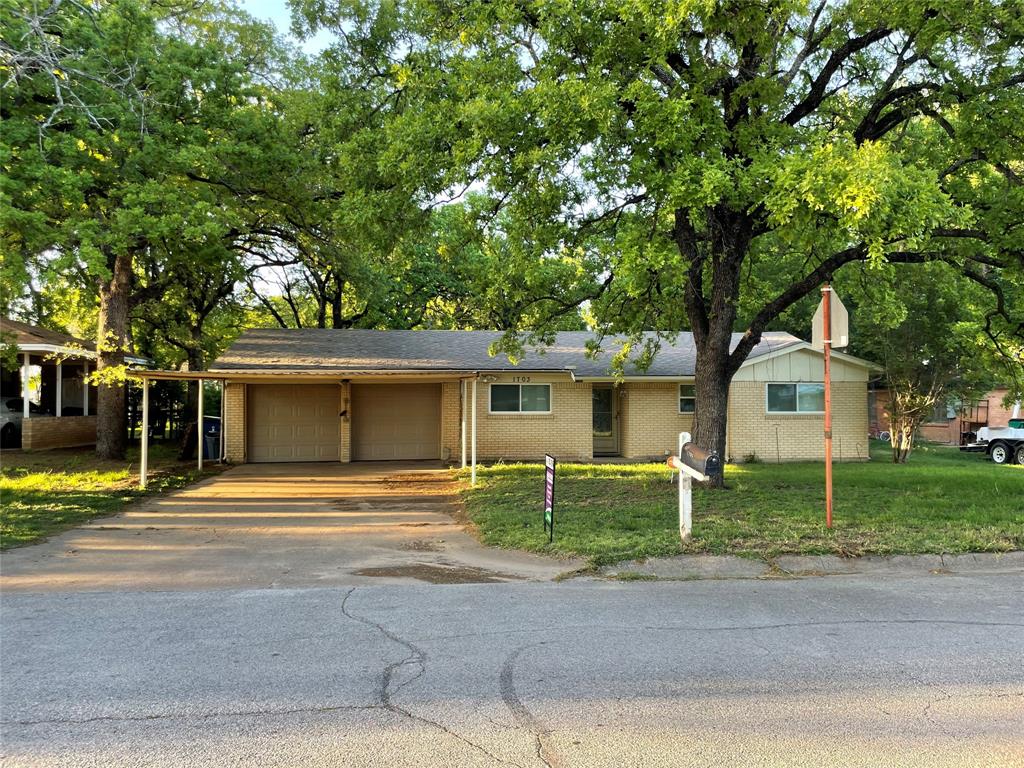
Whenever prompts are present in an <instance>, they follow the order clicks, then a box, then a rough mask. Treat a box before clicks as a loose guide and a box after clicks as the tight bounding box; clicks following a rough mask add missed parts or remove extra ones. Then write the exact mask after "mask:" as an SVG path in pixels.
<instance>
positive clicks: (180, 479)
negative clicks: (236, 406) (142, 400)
mask: <svg viewBox="0 0 1024 768" xmlns="http://www.w3.org/2000/svg"><path fill="white" fill-rule="evenodd" d="M177 451H178V447H177V446H176V445H154V446H151V447H150V474H149V487H148V488H147V489H146V490H145V491H140V490H139V488H138V482H139V475H138V471H139V470H138V467H139V463H138V449H137V448H136V449H130V450H129V452H128V460H127V461H110V460H103V459H97V458H96V454H95V451H94V450H93V449H92V448H80V449H65V450H54V451H41V452H38V453H26V452H22V451H4V452H3V453H2V454H0V549H9V548H11V547H17V546H21V545H23V544H30V543H32V542H35V541H39V540H40V539H43V538H46V537H47V536H51V535H53V534H55V533H60V532H61V531H63V530H66V529H68V528H73V527H74V526H76V525H80V524H82V523H85V522H88V521H89V520H91V519H93V518H96V517H104V516H107V515H113V514H116V513H118V512H120V511H121V510H122V509H123V508H124V507H125V505H126V504H128V503H129V502H131V501H133V500H135V499H138V498H141V497H143V496H146V495H150V494H153V493H159V492H161V491H165V490H170V489H172V488H179V487H181V486H183V485H187V484H188V483H190V482H192V481H193V480H195V479H197V478H198V477H199V472H198V470H197V469H196V465H195V462H192V461H188V462H181V461H177V460H176V458H175V457H176V455H177ZM208 466H210V465H208ZM216 471H219V470H218V468H217V467H216V466H210V468H209V469H207V470H205V471H204V474H206V472H216Z"/></svg>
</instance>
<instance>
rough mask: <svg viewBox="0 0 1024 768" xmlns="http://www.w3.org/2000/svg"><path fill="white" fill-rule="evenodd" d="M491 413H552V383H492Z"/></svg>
mask: <svg viewBox="0 0 1024 768" xmlns="http://www.w3.org/2000/svg"><path fill="white" fill-rule="evenodd" d="M491 413H551V385H550V384H491Z"/></svg>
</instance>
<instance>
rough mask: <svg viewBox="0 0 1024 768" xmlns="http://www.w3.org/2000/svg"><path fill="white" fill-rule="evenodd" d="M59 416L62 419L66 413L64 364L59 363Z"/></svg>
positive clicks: (57, 409) (57, 408)
mask: <svg viewBox="0 0 1024 768" xmlns="http://www.w3.org/2000/svg"><path fill="white" fill-rule="evenodd" d="M56 402H57V407H56V408H55V409H54V410H56V411H57V416H58V417H60V416H61V415H62V414H63V411H64V364H63V362H61V361H60V360H58V361H57V400H56Z"/></svg>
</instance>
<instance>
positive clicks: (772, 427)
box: [728, 381, 868, 462]
mask: <svg viewBox="0 0 1024 768" xmlns="http://www.w3.org/2000/svg"><path fill="white" fill-rule="evenodd" d="M766 386H767V383H766V382H763V381H734V382H733V384H732V387H731V388H730V390H729V441H728V443H729V458H730V460H731V461H735V462H740V461H743V460H745V459H747V458H748V457H750V456H752V455H753V456H756V457H757V458H758V459H760V460H761V461H768V462H774V461H800V460H822V459H824V458H825V443H824V429H825V419H824V416H822V415H821V414H770V413H767V412H766V407H765V387H766ZM866 392H867V390H866V386H865V384H864V382H833V384H832V456H833V459H834V460H835V461H851V460H863V459H866V458H868V409H867V406H866V404H865V403H866V397H867V395H866Z"/></svg>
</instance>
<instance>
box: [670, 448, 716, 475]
mask: <svg viewBox="0 0 1024 768" xmlns="http://www.w3.org/2000/svg"><path fill="white" fill-rule="evenodd" d="M679 458H680V459H682V461H683V463H684V464H686V466H688V467H689V468H690V469H693V470H695V471H697V472H700V473H701V474H702V475H707V476H708V477H717V476H719V475H721V474H722V459H721V458H720V457H719V455H718V452H717V451H708V450H705V449H704V448H701V447H700V446H699V445H697V444H696V443H684V444H683V451H682V453H681V454H680V456H679Z"/></svg>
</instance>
